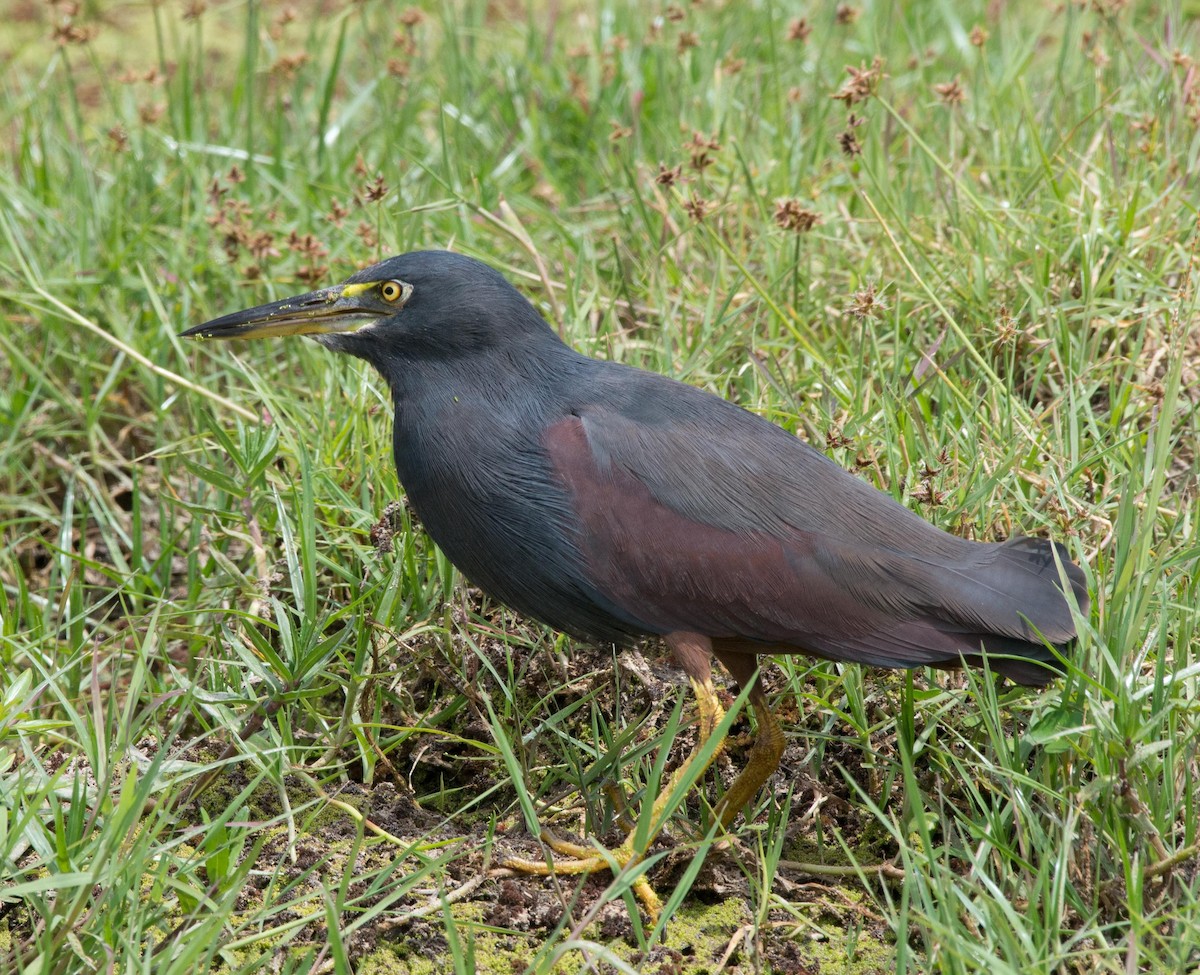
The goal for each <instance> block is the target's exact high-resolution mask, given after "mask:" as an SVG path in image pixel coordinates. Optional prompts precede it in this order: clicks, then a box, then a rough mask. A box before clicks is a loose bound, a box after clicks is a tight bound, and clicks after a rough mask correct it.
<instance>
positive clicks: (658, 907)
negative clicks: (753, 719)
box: [501, 677, 782, 919]
mask: <svg viewBox="0 0 1200 975" xmlns="http://www.w3.org/2000/svg"><path fill="white" fill-rule="evenodd" d="M690 680H691V684H692V691H693V692H694V693H695V695H696V703H697V706H698V710H699V722H700V728H699V741H698V742H697V744H696V748H695V749H694V750H693V752H692V754H691V755H690V756H689V757H688V759H687V761H685V762H684V763H683V764H682V765H681V766H680V767H679V768H678V769H676V770H675V772H674V774H673V775H672V776H671V778H670V779H668V780H667V784H666V786H665V787H664V788H663V789H662V791H661V792H660V793H659V795H658V798H657V799H655V800H654V805H653V806H651V808H650V817H651V818H650V822H651V827H650V833H649V835H648V836H647V837H646V846H647V847H648V846H649V845H650V844H651V843H653V842H654V839H655V838H656V837H657V836H658V834H659V833H660V832H662V829H663V827H664V826H665V825H666V822H665V821H664V817H663V815H662V813H663V809H664V808H665V806H666V804H667V802H668V801H669V800H670V797H671V794H672V793H673V792H674V791H675V788H676V786H678V785H679V783H680V781H682V780H683V779H685V778H690V777H692V776H693V775H695V776H696V777H699V776H701V775H703V774H704V772H705V770H706V769H707V768H708V766H709V765H711V764H712V762H713V761H714V760H715V759H716V757H717V756H718V755H719V754H720V753H721V752H722V750H723V749H724V748H725V742H724V741H721V742H720V743H719V744H718V745H717V747H716V748H715V749H714V750H713V753H712V755H711V756H710V757H709V759H708V761H706V762H705V763H704V765H703V767H702V768H699V769H695V770H693V768H692V766H693V764H695V762H696V761H697V758H698V756H699V754H700V752H701V750H702V749H703V748H704V745H705V743H706V742H707V741H708V739H709V738H710V737H712V733H713V729H714V728H716V726H717V725H718V724H719V723H720V721H721V718H722V717H723V716H724V714H725V712H724V709H723V708H722V707H721V702H720V701H718V700H717V693H716V691H715V690H714V689H713V685H712V679H711V678H705V679H704V680H698V679H696V678H695V677H692V678H690ZM776 729H778V725H776ZM780 740H781V741H782V733H780ZM757 750H758V744H757V742H756V743H755V749H754V751H755V752H756V751H757ZM753 756H754V752H751V759H752V760H753ZM776 761H778V756H776ZM749 770H750V767H749V766H748V767H747V769H746V772H748V771H749ZM746 772H743V773H742V774H741V775H739V776H738V777H737V779H736V781H735V782H734V788H736V787H737V786H738V784H739V783H740V782H741V781H742V779H743V778H745V777H746ZM767 775H770V772H767ZM764 778H765V776H764ZM761 784H762V783H761V782H760V783H759V785H761ZM730 791H731V793H732V791H733V790H730ZM754 791H756V788H755V790H754ZM725 798H726V799H728V798H729V796H728V795H726V797H725ZM722 803H724V800H722ZM743 805H745V801H743V802H742V803H740V804H739V805H737V806H735V807H733V813H732V815H730V817H729V818H730V819H731V820H732V819H733V816H736V815H737V812H738V810H739V809H740V808H741V806H743ZM724 822H725V821H724V819H722V823H723V824H724ZM541 839H542V842H543V843H545V844H546V846H548V847H549V848H550V849H551V850H553V851H554V852H555V853H557V854H558V855H559V856H562V857H566V858H567V859H565V860H549V861H548V862H546V863H542V862H540V861H537V860H527V859H524V858H522V857H516V858H513V859H511V860H506V861H504V862H503V863H501V866H504V867H508V868H509V869H510V870H519V871H520V872H521V873H531V874H537V875H539V876H549V875H550V874H566V875H578V874H587V873H595V872H597V871H600V870H607V869H609V867H610V866H611V863H615V864H616V865H617V867H618V868H620V869H622V870H623V869H624V868H625V867H628V866H631V865H634V864H637V863H640V862H641V860H642V858H643V857H644V856H645V855H646V851H645V850H644V849H642V850H637V849H634V845H633V833H632V832H630V834H629V835H628V836H626V837H625V842H624V843H622V844H621V845H620V846H619V847H617V848H616V849H615V850H611V851H608V853H609V857H611V863H610V860H609V859H608V857H605V856H602V855H600V854H599V853H597V852H596V849H595V848H594V847H591V846H582V845H580V844H578V843H569V842H567V841H566V840H562V839H559V838H558V837H557V836H555V835H554V834H553V833H551V832H549V831H548V830H543V831H542V834H541ZM633 892H634V894H635V895H637V898H638V900H640V901H641V902H642V906H643V907H644V908H645V909H646V913H647V914H649V915H650V917H651V918H652V919H657V918H658V915H659V913H660V912H661V911H662V901H661V900H660V899H659V897H658V895H657V894H656V893H655V892H654V888H653V887H651V886H650V882H649V881H648V880H647V879H646V877H645V875H644V874H643V875H642V876H640V877H638V878H637V880H635V881H634V883H633Z"/></svg>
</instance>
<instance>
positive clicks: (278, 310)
mask: <svg viewBox="0 0 1200 975" xmlns="http://www.w3.org/2000/svg"><path fill="white" fill-rule="evenodd" d="M373 288H374V285H371V284H340V285H338V286H337V287H334V288H322V289H321V290H320V291H310V292H309V293H308V294H306V295H297V296H296V297H295V298H284V299H283V300H282V301H274V302H271V303H270V304H269V305H259V306H258V307H257V308H247V309H246V310H245V311H235V312H233V313H232V314H230V315H223V316H222V317H220V318H214V319H213V320H212V321H211V322H205V323H204V324H203V325H196V326H194V327H192V328H189V329H188V330H187V331H186V332H180V336H181V337H183V338H192V337H194V338H205V339H252V338H274V337H278V336H284V335H328V334H330V333H332V332H355V331H358V329H360V328H362V327H363V326H364V325H368V324H370V323H371V322H374V321H376V320H378V319H379V318H380V317H381V316H382V315H384V314H386V312H384V311H382V310H381V309H379V308H378V307H376V306H373V305H370V304H367V303H366V302H365V301H364V300H363V297H362V296H363V293H364V292H366V291H368V290H370V289H373Z"/></svg>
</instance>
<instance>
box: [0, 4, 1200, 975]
mask: <svg viewBox="0 0 1200 975" xmlns="http://www.w3.org/2000/svg"><path fill="white" fill-rule="evenodd" d="M1197 16H1200V8H1198V7H1197V5H1196V3H1195V2H1194V0H1177V2H1171V3H1166V4H1162V3H1137V2H1129V3H1126V2H1121V0H1095V2H1090V3H1079V2H1074V0H1069V2H1063V3H1055V4H1050V3H1042V2H1035V0H1014V2H1010V3H995V2H991V3H984V2H978V0H958V2H955V3H949V2H937V0H931V2H927V3H904V2H895V0H893V2H889V0H851V2H848V3H844V4H840V5H834V4H824V3H785V2H783V0H774V2H772V0H761V2H732V0H730V2H719V0H702V2H696V3H686V2H677V3H661V2H654V3H649V4H641V3H621V2H616V0H607V2H602V3H599V4H592V3H583V2H576V0H538V2H532V0H531V2H529V3H527V4H523V3H518V2H505V0H496V2H492V3H484V2H465V3H450V2H446V3H441V4H439V3H434V2H430V3H425V4H421V5H418V6H413V7H408V8H402V7H399V6H397V5H395V4H391V3H384V2H377V0H364V2H336V0H321V2H318V0H291V2H289V3H284V2H279V3H274V2H261V3H257V2H247V0H236V2H233V0H231V2H209V3H204V2H203V0H191V2H187V3H181V2H153V3H99V2H87V0H82V2H78V3H74V2H72V3H65V2H64V3H40V2H33V0H3V2H0V20H2V21H3V23H4V24H5V28H4V32H3V36H2V38H0V60H2V61H3V63H4V64H5V68H4V70H3V73H2V74H0V86H2V87H0V118H2V120H3V128H2V131H3V142H2V145H0V161H2V165H0V310H2V315H3V319H2V321H0V350H2V356H0V380H2V381H0V523H2V526H3V540H4V544H3V548H2V550H0V582H2V586H3V589H2V598H0V614H2V617H3V618H2V621H0V626H2V629H0V744H2V748H0V971H4V972H26V973H33V972H36V973H38V975H50V973H80V972H133V971H147V972H149V971H153V972H156V973H173V972H201V971H221V972H231V973H232V972H251V971H255V972H257V971H261V970H264V968H265V969H266V970H270V971H274V972H310V971H311V972H318V971H319V972H327V971H334V972H351V971H353V972H360V973H368V972H414V973H415V972H427V971H436V972H445V971H455V972H469V971H474V970H478V971H487V972H513V971H516V972H521V971H530V972H547V971H563V972H573V971H580V970H590V971H605V972H608V971H625V972H628V971H637V972H661V973H685V972H715V971H725V972H742V973H749V972H761V973H769V972H777V973H785V972H786V973H816V972H820V973H822V975H831V973H841V972H879V971H897V972H974V971H984V970H986V971H988V972H991V973H995V975H1000V973H1007V972H1013V973H1018V972H1019V973H1022V975H1029V973H1038V972H1080V973H1085V972H1086V973H1093V972H1122V973H1130V972H1185V971H1194V970H1197V968H1198V967H1200V947H1198V946H1200V899H1198V897H1200V879H1198V871H1200V836H1198V835H1197V831H1198V822H1200V817H1198V815H1197V771H1198V766H1197V727H1198V715H1200V702H1198V700H1197V687H1196V675H1197V673H1198V672H1200V654H1198V653H1197V648H1198V643H1197V626H1196V606H1197V604H1198V602H1200V594H1198V592H1197V588H1198V586H1200V582H1198V581H1197V580H1198V578H1200V574H1198V573H1197V571H1196V558H1197V554H1198V553H1200V529H1198V518H1197V510H1196V495H1197V472H1196V445H1197V434H1198V429H1200V424H1198V422H1197V413H1196V406H1197V399H1198V397H1200V376H1198V368H1200V329H1198V327H1197V280H1196V274H1197V251H1196V249H1197V201H1198V199H1200V195H1198V193H1197V181H1196V174H1197V155H1198V152H1200V65H1198V64H1197V62H1196V60H1195V59H1196V57H1197V36H1198V29H1197ZM417 247H451V248H454V249H457V250H461V251H463V252H465V253H468V254H472V255H474V256H478V257H480V258H482V259H484V260H486V261H488V262H490V263H492V264H494V265H496V266H497V267H499V268H502V269H503V270H504V271H505V273H507V274H508V276H509V277H510V278H511V279H512V280H513V281H514V282H515V283H516V284H517V285H518V286H519V287H521V288H522V290H523V291H524V292H525V293H526V294H528V295H529V296H530V298H531V299H532V300H533V301H534V302H535V303H536V304H537V305H538V306H539V307H540V308H541V309H542V310H543V311H544V312H545V314H546V316H547V317H548V319H549V320H551V321H552V322H554V323H555V324H556V325H558V326H559V327H561V329H562V331H563V333H564V335H565V336H566V337H567V338H568V339H569V340H570V341H571V342H572V343H573V344H574V345H575V346H576V347H578V348H580V349H583V350H585V351H587V352H588V353H590V354H594V355H598V356H606V357H612V358H615V359H620V360H623V361H626V362H630V363H635V364H638V365H641V366H645V367H647V368H651V369H655V370H658V371H661V372H664V373H667V374H669V375H672V376H675V377H677V378H679V379H682V380H684V381H686V382H689V383H693V384H695V385H698V386H703V387H706V388H708V389H711V390H714V391H715V392H718V393H720V394H721V395H723V396H726V397H729V398H730V399H733V400H735V401H737V402H739V403H741V404H743V405H744V406H746V407H747V408H749V409H752V410H755V411H756V412H759V413H761V414H763V415H765V416H767V417H769V418H771V419H772V420H774V421H776V422H778V423H780V424H782V425H784V426H785V427H788V428H789V429H794V430H796V432H797V433H798V434H799V435H801V436H804V437H805V438H807V439H808V440H809V441H810V442H813V443H814V444H816V445H818V446H819V447H821V448H822V449H826V450H827V451H828V452H829V454H830V456H831V457H833V458H834V459H836V460H837V461H838V462H839V463H841V464H843V465H845V466H846V467H848V468H851V469H854V470H856V471H858V472H859V474H860V476H862V477H865V478H866V479H868V480H869V481H871V482H872V483H874V484H877V485H878V486H880V487H881V488H883V489H884V490H887V491H890V492H891V493H892V494H893V495H894V496H895V497H896V498H898V499H900V500H901V501H903V502H904V503H905V504H908V505H910V506H912V507H913V508H915V509H917V510H919V511H920V512H921V514H922V515H924V516H925V517H928V518H930V519H931V520H933V521H935V522H936V523H938V524H939V525H942V526H943V527H945V528H947V529H948V530H951V531H955V532H959V533H962V534H965V535H968V536H971V537H975V538H981V539H990V538H1002V537H1007V536H1008V535H1010V534H1013V533H1018V532H1020V533H1027V534H1046V535H1053V536H1055V537H1059V538H1062V539H1064V540H1066V542H1067V544H1068V545H1069V546H1070V547H1071V550H1072V552H1073V553H1074V555H1075V556H1076V557H1077V559H1078V560H1079V561H1080V562H1081V563H1083V564H1085V565H1086V566H1087V569H1088V572H1089V574H1090V579H1091V589H1092V593H1093V605H1092V610H1091V614H1090V618H1087V619H1082V620H1081V621H1080V630H1081V637H1080V640H1079V642H1078V646H1077V647H1076V648H1075V651H1074V655H1073V658H1072V660H1071V661H1070V667H1069V673H1068V674H1067V676H1066V677H1065V678H1064V679H1063V680H1061V681H1058V682H1056V683H1055V684H1054V685H1052V686H1051V687H1050V688H1048V689H1047V690H1045V691H1044V692H1038V693H1028V692H1021V691H1014V690H1012V689H1009V688H1004V687H998V686H996V685H994V684H993V683H992V682H990V681H989V680H987V679H986V678H985V676H984V675H981V674H978V673H975V674H966V675H944V674H934V673H915V674H909V675H906V674H895V673H879V672H871V671H867V670H864V669H861V668H857V667H846V668H839V667H836V666H833V665H830V664H825V663H814V662H812V661H809V660H806V659H803V658H790V659H781V660H779V661H777V667H775V668H773V669H772V670H771V671H770V674H769V676H768V678H767V679H768V687H769V689H770V692H771V695H772V699H773V700H774V701H776V702H777V706H778V709H779V711H780V713H781V715H782V716H783V717H784V718H785V719H786V721H787V725H788V729H789V747H788V751H787V754H786V755H785V760H784V766H783V769H782V771H781V773H780V774H779V775H778V776H777V777H776V778H775V779H774V780H773V782H772V784H771V788H770V789H768V790H766V792H765V794H764V795H763V796H762V797H761V798H760V801H759V802H758V805H757V806H756V808H754V809H751V810H748V811H747V817H746V820H745V822H744V823H741V824H740V825H739V826H738V828H737V831H736V833H735V834H734V835H733V836H732V837H731V838H730V840H729V841H725V842H724V843H723V844H722V846H723V848H722V849H720V850H717V849H714V848H713V847H714V844H715V842H716V841H715V840H714V839H713V838H711V837H707V838H706V837H705V836H704V834H703V824H704V823H705V822H706V818H705V817H706V814H707V810H708V809H709V804H710V803H711V802H712V801H714V799H715V796H716V795H717V794H719V790H720V788H721V785H722V783H723V782H727V781H728V780H729V776H730V774H731V772H732V770H733V769H734V768H735V767H736V762H737V761H739V759H740V758H741V756H742V755H743V754H744V748H745V734H744V733H745V732H746V731H747V730H748V728H747V725H746V723H745V718H741V719H739V723H738V724H737V725H736V726H735V728H734V734H735V747H734V748H733V750H732V754H731V755H730V756H729V759H728V760H727V761H725V762H724V763H723V764H721V765H719V766H718V767H717V769H716V770H715V772H714V773H710V775H708V776H707V777H706V778H705V779H704V780H702V781H701V782H700V783H698V784H697V788H696V789H694V790H692V791H691V792H690V793H689V794H688V796H687V797H686V801H685V802H684V803H683V804H682V805H681V806H680V807H679V809H678V811H677V813H676V817H675V820H674V822H673V824H672V825H671V826H670V827H669V829H668V832H667V836H666V837H665V838H664V839H663V840H661V841H660V842H658V843H656V844H655V846H654V847H653V848H652V850H651V856H650V858H649V859H648V860H647V861H646V864H644V865H643V866H642V867H641V868H639V869H647V870H648V871H649V876H650V878H651V880H652V881H653V883H654V884H655V885H656V887H657V888H658V889H659V890H660V892H662V893H663V895H664V896H665V897H667V898H668V901H669V904H668V908H669V909H668V911H667V912H666V914H664V919H663V920H662V921H661V922H660V923H657V924H655V923H653V922H652V921H651V920H650V919H648V918H645V917H644V916H642V915H640V914H639V912H638V911H637V910H636V905H635V904H634V902H633V900H632V898H631V896H630V894H629V884H630V874H631V872H630V871H627V872H625V873H624V874H622V875H621V876H618V877H616V878H614V877H613V876H611V875H609V874H606V875H603V876H599V875H598V876H595V877H593V878H591V879H590V880H584V881H577V880H576V879H575V878H561V877H560V878H557V879H545V878H533V877H527V876H507V875H505V872H504V871H503V870H501V869H499V867H498V863H499V862H500V861H502V860H503V859H504V858H505V856H509V855H512V854H513V853H520V852H524V853H526V854H528V855H534V856H536V855H538V848H537V846H536V843H535V841H534V840H533V839H532V835H533V834H532V833H531V832H530V826H531V824H533V823H534V822H535V820H536V821H540V822H542V823H553V824H555V826H556V827H557V828H558V829H559V830H560V831H562V832H567V833H574V834H576V835H600V836H606V837H607V838H609V839H612V838H613V835H614V831H615V835H616V836H617V837H619V835H620V832H619V830H615V827H616V825H617V819H618V817H617V815H616V811H617V809H618V807H619V803H617V804H614V801H613V798H612V797H613V796H616V795H618V794H620V793H624V794H625V795H627V796H628V806H629V809H630V811H631V812H633V813H636V811H637V810H638V809H639V808H640V806H641V804H640V802H639V799H640V796H641V794H642V792H643V791H644V790H649V791H652V790H653V789H654V788H655V785H656V783H657V782H659V781H660V780H661V776H662V775H663V774H664V773H665V772H669V770H670V769H671V768H672V767H673V766H674V764H675V763H676V762H677V761H678V759H679V757H680V756H681V755H684V754H686V750H687V749H688V748H689V747H690V744H691V742H692V736H693V731H692V727H691V724H690V723H689V722H690V719H691V718H692V717H693V714H692V711H691V703H690V698H689V696H688V694H687V693H686V691H687V688H686V684H685V683H684V682H682V681H681V679H680V677H679V675H678V674H677V673H676V672H675V671H674V670H673V669H672V668H671V667H669V666H668V665H666V664H665V663H664V662H663V661H662V660H661V657H660V651H659V649H658V648H656V647H654V646H650V645H647V646H645V647H640V648H636V649H634V650H629V651H624V652H619V653H618V652H615V651H613V650H612V649H611V648H595V647H583V646H573V645H570V644H569V642H568V641H566V640H564V639H562V638H561V637H559V636H557V635H555V634H553V633H551V632H547V631H545V630H543V629H541V628H539V627H537V626H536V625H534V624H532V623H530V622H529V621H523V620H518V619H515V618H514V617H513V616H512V615H511V614H509V613H507V612H505V611H504V610H503V609H502V608H500V607H497V606H494V605H491V604H489V603H488V602H486V601H485V600H483V599H482V598H481V597H480V596H479V594H478V593H476V592H474V591H472V590H470V589H469V588H467V587H465V586H464V585H463V584H462V582H461V580H459V579H458V578H456V576H455V573H454V572H453V570H452V569H451V567H450V566H449V565H448V564H447V563H446V561H445V560H444V558H442V557H441V556H440V555H439V554H438V553H437V552H436V551H435V550H434V549H433V548H432V546H431V545H430V544H429V542H428V541H427V539H426V538H425V537H424V536H423V535H422V533H421V531H420V529H419V526H415V525H413V524H411V523H410V519H409V517H408V514H407V512H406V511H405V509H404V507H403V501H402V496H401V493H400V491H399V488H398V486H397V484H396V482H395V478H394V474H393V470H392V463H391V458H390V426H391V424H390V416H389V412H390V404H389V403H388V401H387V397H386V394H385V391H384V390H383V389H382V388H381V386H380V384H379V382H378V381H377V379H376V378H375V377H374V376H373V375H371V374H369V373H368V371H367V370H366V367H365V366H363V365H362V364H360V363H357V362H353V361H348V360H343V359H339V358H337V357H334V356H331V355H328V354H326V353H324V352H323V351H322V350H320V349H318V348H316V347H315V346H313V345H311V344H309V343H305V342H302V341H299V340H296V341H293V342H290V343H280V344H277V345H271V346H265V345H264V346H255V347H249V346H247V347H240V346H233V345H217V344H212V343H210V344H197V343H191V342H182V341H180V340H179V339H178V338H177V337H176V335H177V333H178V332H179V331H180V330H181V329H182V328H184V327H186V326H189V325H192V324H195V323H197V322H200V321H203V320H205V319H207V318H210V317H213V316H215V315H218V314H221V313H224V312H227V311H231V310H234V309H237V308H240V307H243V306H247V305H250V304H254V303H258V302H260V301H263V300H267V299H269V298H276V297H282V296H284V295H286V294H288V293H291V292H296V291H304V290H309V288H310V287H314V286H317V285H319V284H325V283H332V282H334V281H336V280H338V279H339V278H341V277H343V276H345V275H347V274H348V273H350V272H351V271H353V270H354V269H355V268H357V267H359V266H362V265H363V264H365V263H370V262H372V261H374V260H376V259H378V258H380V257H382V256H386V255H390V254H392V253H398V252H401V251H404V250H407V249H412V248H417ZM730 694H731V697H730V700H732V694H733V691H731V692H730ZM697 837H699V838H697Z"/></svg>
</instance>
